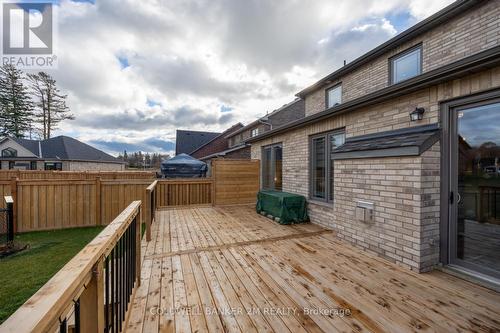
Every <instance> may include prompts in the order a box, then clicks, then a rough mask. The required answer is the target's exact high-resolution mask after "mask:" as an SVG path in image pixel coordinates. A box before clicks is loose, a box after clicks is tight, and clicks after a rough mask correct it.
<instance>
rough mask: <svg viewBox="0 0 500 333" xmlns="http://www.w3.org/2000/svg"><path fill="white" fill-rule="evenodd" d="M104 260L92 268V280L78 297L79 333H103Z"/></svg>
mask: <svg viewBox="0 0 500 333" xmlns="http://www.w3.org/2000/svg"><path fill="white" fill-rule="evenodd" d="M103 261H104V259H101V260H99V262H97V263H96V264H95V266H94V268H93V271H92V279H91V280H90V283H89V284H88V285H86V286H85V287H86V288H85V291H84V292H83V293H82V294H81V296H80V325H81V327H80V331H81V332H104V274H103V273H104V263H103Z"/></svg>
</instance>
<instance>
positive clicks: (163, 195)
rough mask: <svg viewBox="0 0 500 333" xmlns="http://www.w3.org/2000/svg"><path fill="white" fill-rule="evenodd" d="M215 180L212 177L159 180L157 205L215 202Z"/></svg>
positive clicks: (207, 203)
mask: <svg viewBox="0 0 500 333" xmlns="http://www.w3.org/2000/svg"><path fill="white" fill-rule="evenodd" d="M213 197H214V196H213V180H212V179H211V178H189V179H171V180H170V179H169V180H163V179H162V180H159V181H158V185H157V206H158V207H160V208H161V207H172V206H194V205H211V204H213Z"/></svg>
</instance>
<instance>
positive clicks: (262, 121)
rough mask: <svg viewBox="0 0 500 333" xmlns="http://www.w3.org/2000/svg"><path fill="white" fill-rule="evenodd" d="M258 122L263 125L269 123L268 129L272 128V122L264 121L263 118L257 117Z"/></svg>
mask: <svg viewBox="0 0 500 333" xmlns="http://www.w3.org/2000/svg"><path fill="white" fill-rule="evenodd" d="M259 123H262V124H265V125H269V127H270V129H269V130H272V129H273V124H271V123H269V122H267V121H265V120H262V118H259Z"/></svg>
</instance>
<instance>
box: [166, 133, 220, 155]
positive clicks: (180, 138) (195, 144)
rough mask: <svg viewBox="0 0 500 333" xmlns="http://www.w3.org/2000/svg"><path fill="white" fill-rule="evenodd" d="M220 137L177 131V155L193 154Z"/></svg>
mask: <svg viewBox="0 0 500 333" xmlns="http://www.w3.org/2000/svg"><path fill="white" fill-rule="evenodd" d="M218 135H220V133H215V132H200V131H184V130H177V133H176V135H175V154H176V155H179V154H183V153H184V154H191V153H192V152H193V151H195V150H196V149H198V148H199V147H201V146H203V145H204V144H205V143H207V142H209V141H211V140H212V139H214V138H215V137H216V136H218Z"/></svg>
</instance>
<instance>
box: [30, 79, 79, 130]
mask: <svg viewBox="0 0 500 333" xmlns="http://www.w3.org/2000/svg"><path fill="white" fill-rule="evenodd" d="M28 79H29V81H30V83H31V89H32V90H33V94H34V96H35V110H36V113H35V116H36V122H37V123H38V124H39V125H40V130H41V136H42V137H43V138H44V139H50V137H51V135H52V132H53V131H54V130H55V129H57V126H58V124H59V123H60V122H61V121H63V120H73V119H75V117H74V116H73V115H72V114H71V111H70V109H69V107H68V106H67V105H66V97H67V95H63V94H61V92H60V90H59V88H58V87H57V85H56V80H54V79H53V78H52V77H51V76H50V75H49V74H47V73H45V72H40V73H38V74H28Z"/></svg>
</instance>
